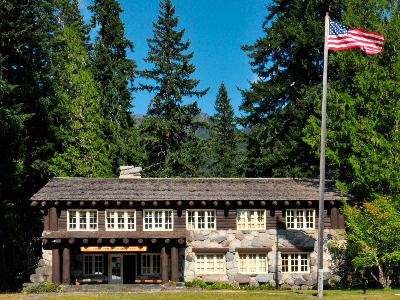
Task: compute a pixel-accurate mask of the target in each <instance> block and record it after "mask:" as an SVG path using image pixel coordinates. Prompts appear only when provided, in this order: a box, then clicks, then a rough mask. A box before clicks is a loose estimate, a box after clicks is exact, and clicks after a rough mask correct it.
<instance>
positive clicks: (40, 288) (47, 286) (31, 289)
mask: <svg viewBox="0 0 400 300" xmlns="http://www.w3.org/2000/svg"><path fill="white" fill-rule="evenodd" d="M57 291H58V285H55V284H54V283H51V282H43V283H36V284H32V285H29V286H27V287H26V288H25V289H24V293H25V294H33V293H51V292H57Z"/></svg>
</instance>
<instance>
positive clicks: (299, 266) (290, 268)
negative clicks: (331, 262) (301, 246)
mask: <svg viewBox="0 0 400 300" xmlns="http://www.w3.org/2000/svg"><path fill="white" fill-rule="evenodd" d="M281 258H282V273H308V272H310V271H309V262H308V261H309V259H308V253H282V255H281Z"/></svg>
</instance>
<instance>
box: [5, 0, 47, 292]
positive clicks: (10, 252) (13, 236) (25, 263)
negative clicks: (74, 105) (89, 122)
mask: <svg viewBox="0 0 400 300" xmlns="http://www.w3.org/2000/svg"><path fill="white" fill-rule="evenodd" d="M51 9H52V6H51V5H50V3H48V2H47V1H41V0H37V1H27V0H10V1H1V2H0V19H1V22H0V139H1V141H2V145H1V147H0V148H1V150H0V182H1V184H0V218H1V220H2V221H1V225H0V248H2V250H1V251H0V265H1V267H0V268H2V269H1V270H0V274H1V275H0V280H1V282H0V289H1V290H4V289H7V287H8V286H10V288H11V289H15V290H16V289H17V288H20V287H21V284H22V283H23V282H26V280H28V276H29V274H31V272H32V268H33V267H34V264H35V263H36V261H35V260H34V257H35V253H34V245H35V242H34V241H35V240H34V237H35V236H37V235H39V234H40V231H41V229H39V228H40V227H41V224H40V221H39V218H38V215H37V213H36V212H35V211H33V210H32V209H30V202H29V198H30V197H31V196H32V195H33V194H34V193H35V192H37V191H38V190H39V188H41V187H42V186H43V185H44V184H45V183H46V181H47V180H48V178H49V177H48V176H49V172H48V170H47V168H46V161H47V159H48V157H49V155H50V154H51V152H52V145H53V142H54V131H53V129H54V128H53V126H52V119H51V112H52V111H53V109H54V107H53V104H54V102H53V101H52V100H53V99H52V95H53V91H52V88H51V85H50V84H49V76H50V59H49V58H50V55H49V52H48V51H47V48H46V47H45V44H47V43H48V42H50V41H51V39H52V35H51V24H50V22H51V21H52V11H51ZM38 225H40V227H39V226H38ZM35 230H39V231H38V232H35ZM3 251H4V252H3ZM3 254H4V257H1V256H2V255H3ZM3 262H5V263H7V265H3ZM6 267H7V270H6V272H7V273H6V274H5V273H3V271H5V270H4V269H5V268H6Z"/></svg>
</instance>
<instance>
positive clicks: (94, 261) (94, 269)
mask: <svg viewBox="0 0 400 300" xmlns="http://www.w3.org/2000/svg"><path fill="white" fill-rule="evenodd" d="M96 256H97V257H101V262H100V261H98V262H97V263H99V264H100V266H98V268H99V269H101V272H97V273H96V259H95V257H96ZM86 257H90V258H91V260H92V262H91V263H92V270H91V272H92V273H87V269H86V259H85V258H86ZM82 271H83V275H103V274H104V256H103V254H84V255H83V268H82Z"/></svg>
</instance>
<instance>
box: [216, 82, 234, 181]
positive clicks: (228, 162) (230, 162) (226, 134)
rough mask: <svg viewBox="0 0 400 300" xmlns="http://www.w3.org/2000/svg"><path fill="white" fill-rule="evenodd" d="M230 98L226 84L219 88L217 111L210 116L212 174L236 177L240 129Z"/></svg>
mask: <svg viewBox="0 0 400 300" xmlns="http://www.w3.org/2000/svg"><path fill="white" fill-rule="evenodd" d="M230 100H231V99H230V98H228V91H227V90H226V87H225V85H224V82H222V83H221V86H220V87H219V89H218V94H217V98H216V99H215V105H214V108H215V110H216V111H217V112H216V113H215V114H214V116H212V117H210V119H211V122H212V123H211V126H210V134H211V149H212V151H211V152H212V158H213V160H214V163H213V165H212V167H214V170H213V172H212V176H214V177H234V176H235V175H236V174H237V173H236V168H235V163H236V156H237V153H236V151H237V147H238V145H239V139H238V137H239V130H238V129H237V128H236V120H235V117H234V111H233V107H232V105H231V104H230Z"/></svg>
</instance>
